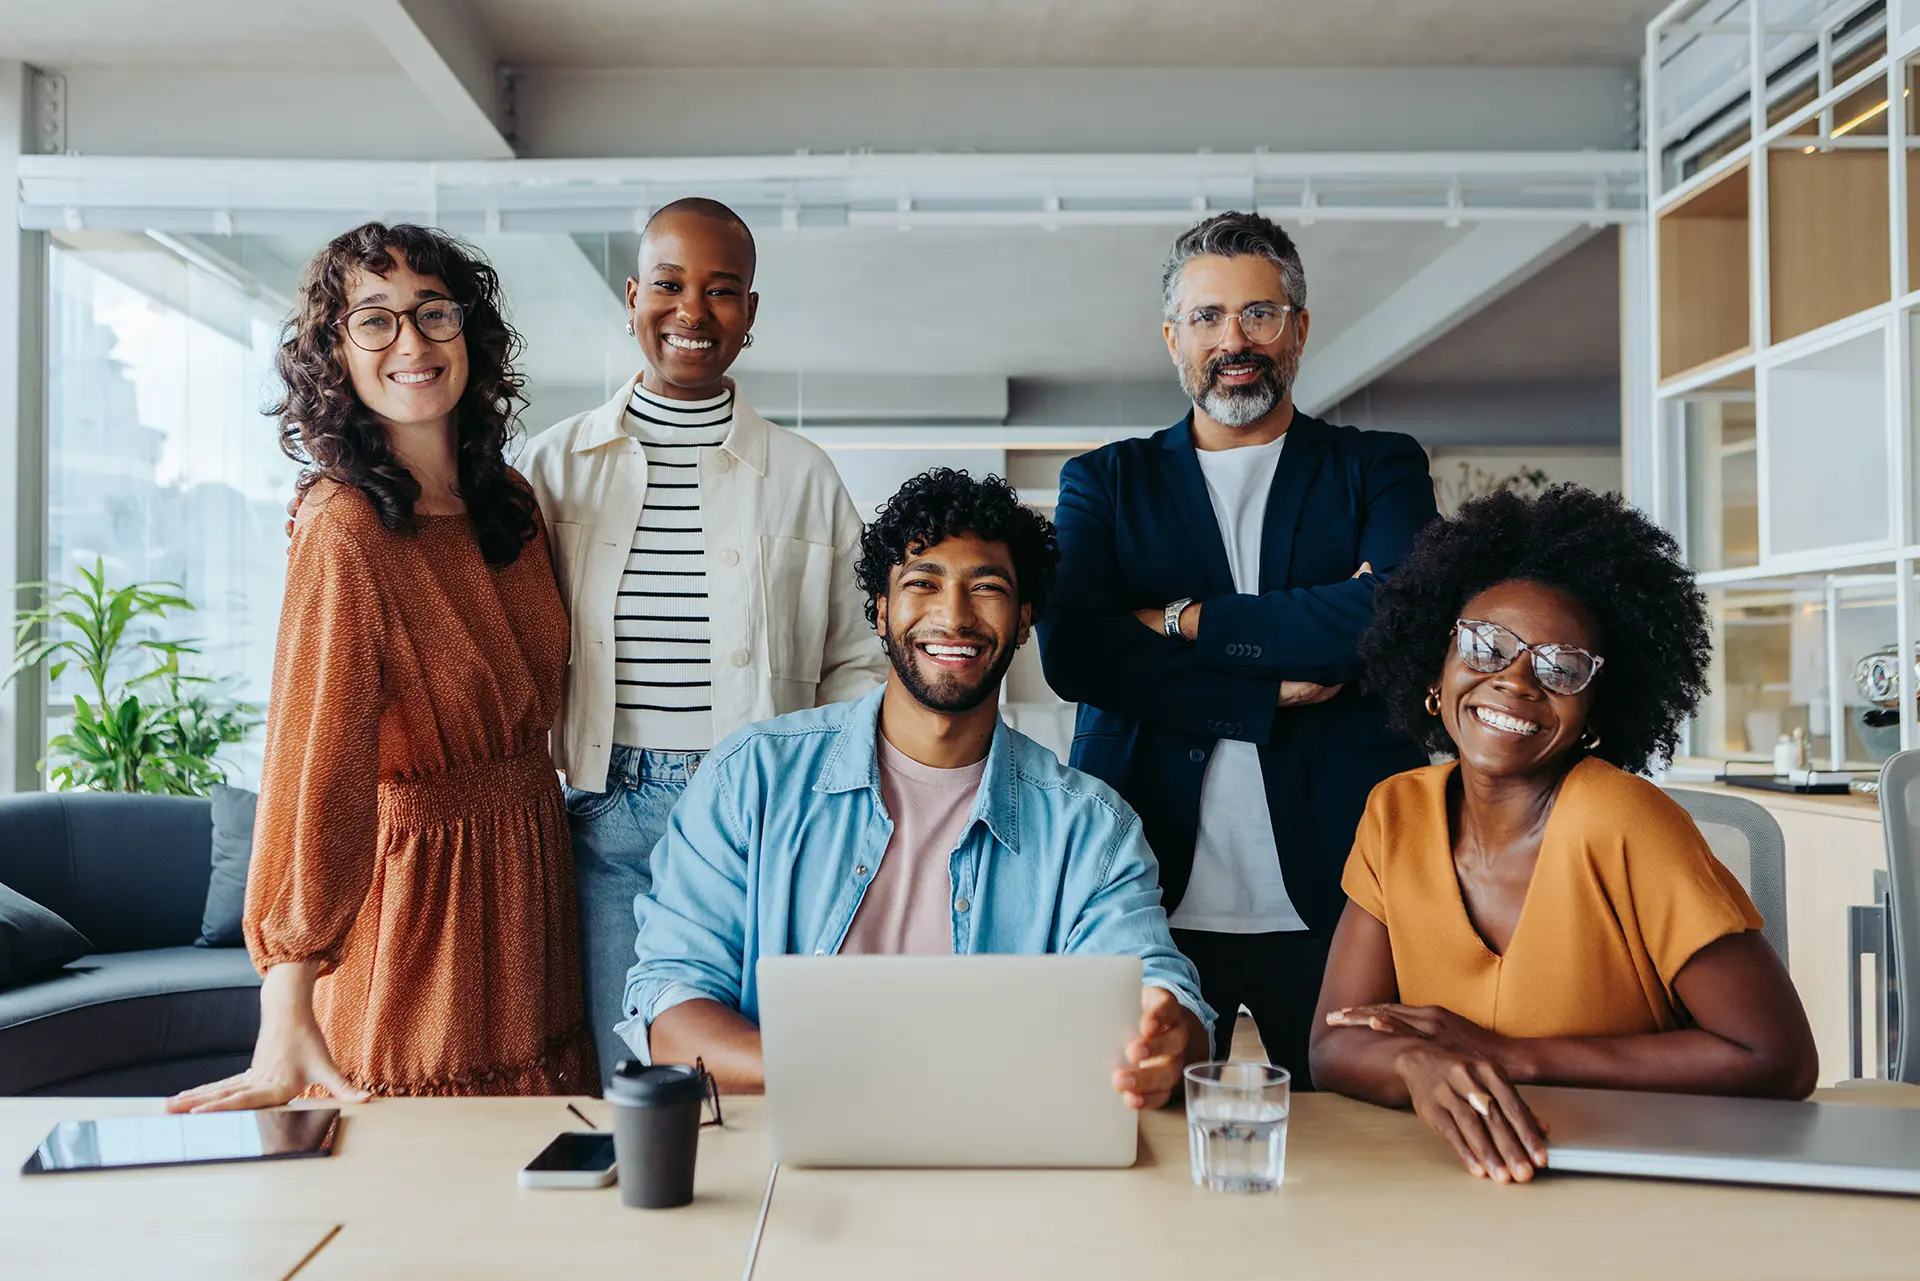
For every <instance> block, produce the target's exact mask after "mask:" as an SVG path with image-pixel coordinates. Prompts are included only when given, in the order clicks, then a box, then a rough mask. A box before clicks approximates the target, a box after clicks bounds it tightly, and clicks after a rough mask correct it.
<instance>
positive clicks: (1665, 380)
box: [1660, 271, 1753, 396]
mask: <svg viewBox="0 0 1920 1281" xmlns="http://www.w3.org/2000/svg"><path fill="white" fill-rule="evenodd" d="M1665 274H1666V273H1665V272H1664V271H1662V272H1661V275H1663V276H1664V275H1665ZM1660 323H1661V325H1662V327H1663V328H1662V333H1661V336H1660V346H1661V350H1662V351H1663V352H1664V351H1665V349H1666V345H1667V339H1666V334H1665V331H1664V326H1665V325H1666V318H1665V317H1664V316H1663V317H1662V318H1661V322H1660ZM1751 355H1753V345H1752V344H1751V343H1741V344H1740V345H1739V346H1738V347H1735V348H1734V349H1733V350H1732V351H1723V352H1721V353H1720V354H1719V355H1717V356H1712V357H1710V358H1708V359H1706V360H1703V361H1701V362H1700V363H1699V364H1697V365H1689V366H1687V367H1686V368H1685V369H1676V370H1674V371H1673V372H1672V373H1670V374H1665V375H1663V376H1662V377H1661V379H1660V389H1661V390H1662V391H1665V390H1666V389H1667V388H1669V387H1671V386H1673V385H1674V384H1675V383H1680V382H1685V381H1686V380H1687V379H1689V378H1692V377H1694V376H1695V375H1697V374H1701V373H1704V372H1706V371H1707V370H1710V369H1713V368H1716V367H1717V366H1720V365H1724V364H1727V363H1729V362H1730V361H1735V360H1744V359H1746V358H1747V357H1748V356H1751ZM1752 390H1753V367H1752V366H1751V365H1749V366H1748V367H1747V368H1745V369H1736V370H1735V371H1734V372H1732V373H1730V374H1728V375H1727V376H1726V377H1724V378H1716V379H1714V380H1713V381H1712V382H1710V383H1704V384H1702V385H1701V386H1698V387H1694V388H1692V389H1690V390H1688V391H1685V392H1681V393H1679V394H1680V395H1682V396H1690V395H1692V394H1693V393H1694V392H1726V391H1752Z"/></svg>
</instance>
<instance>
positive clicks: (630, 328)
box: [627, 316, 634, 338]
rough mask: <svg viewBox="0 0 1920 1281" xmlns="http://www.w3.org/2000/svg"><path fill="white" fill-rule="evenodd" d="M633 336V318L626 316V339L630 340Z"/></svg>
mask: <svg viewBox="0 0 1920 1281" xmlns="http://www.w3.org/2000/svg"><path fill="white" fill-rule="evenodd" d="M633 336H634V334H633V317H632V316H628V317H627V337H629V338H631V337H633Z"/></svg>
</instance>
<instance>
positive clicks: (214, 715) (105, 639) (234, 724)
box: [5, 559, 260, 796]
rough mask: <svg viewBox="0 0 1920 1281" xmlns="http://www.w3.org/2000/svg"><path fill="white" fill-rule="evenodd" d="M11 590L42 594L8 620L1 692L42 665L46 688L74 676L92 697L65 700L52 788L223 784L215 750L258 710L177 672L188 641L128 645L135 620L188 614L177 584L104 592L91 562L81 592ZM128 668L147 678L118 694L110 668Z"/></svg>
mask: <svg viewBox="0 0 1920 1281" xmlns="http://www.w3.org/2000/svg"><path fill="white" fill-rule="evenodd" d="M18 590H21V591H28V590H31V591H37V592H39V593H40V595H41V603H40V604H39V605H37V606H34V607H31V608H23V609H20V610H18V611H17V612H16V613H15V614H14V659H13V666H12V668H11V669H10V670H9V671H8V672H7V676H6V682H5V683H9V684H10V683H12V682H13V681H16V680H18V679H20V677H21V676H22V675H24V674H25V673H27V672H28V671H31V670H32V669H33V668H35V667H37V666H38V665H39V664H41V663H43V662H47V663H48V667H47V679H48V681H49V682H52V681H57V680H59V679H60V677H61V676H62V675H63V674H65V672H66V671H67V669H68V668H69V667H74V666H77V667H78V668H79V669H80V670H81V671H82V672H84V673H85V674H86V677H87V682H88V684H89V685H90V686H91V687H92V692H93V696H92V698H91V699H89V698H88V697H87V696H86V695H84V694H75V695H74V697H73V723H72V724H71V725H70V726H69V727H68V729H67V731H66V732H65V733H63V734H58V735H55V736H54V737H53V738H52V739H50V740H49V741H48V743H47V758H46V759H45V760H43V761H42V762H41V763H40V764H41V768H42V769H48V770H50V776H51V777H52V779H53V782H54V785H55V786H56V787H58V788H59V789H60V790H62V791H68V790H73V789H80V790H88V791H103V792H160V793H166V794H170V795H177V796H201V795H205V794H206V793H207V791H208V789H209V788H211V787H212V786H213V784H215V783H224V782H226V777H227V776H226V771H225V770H223V769H222V768H221V767H220V765H219V764H218V761H217V757H218V755H219V753H220V750H221V749H222V748H223V747H225V746H226V745H227V744H229V743H238V742H240V741H241V740H242V739H244V738H245V737H246V736H247V734H248V733H250V732H251V731H252V730H253V728H254V727H255V726H256V725H258V724H259V723H260V718H259V715H258V713H259V709H258V708H256V707H254V706H252V705H251V704H248V703H242V702H237V701H233V700H227V699H221V698H219V697H217V690H218V688H219V685H218V683H217V682H215V681H212V680H210V679H208V678H206V677H202V676H190V675H187V674H186V673H184V672H182V671H181V670H180V658H181V655H183V654H197V653H199V650H197V649H195V648H194V647H193V645H192V644H191V643H190V642H188V641H169V640H156V639H154V638H152V637H147V636H138V635H133V636H130V635H129V634H128V631H129V628H130V627H131V626H132V625H133V624H134V623H135V622H136V621H137V620H143V619H152V620H154V621H164V620H165V619H166V617H167V611H168V610H191V609H192V608H193V604H192V602H191V601H189V600H188V599H187V598H186V597H184V596H182V595H180V594H179V591H180V589H179V586H178V584H175V583H134V584H131V585H129V586H126V587H109V586H107V581H106V567H105V564H104V562H103V561H101V560H99V559H96V560H95V561H94V564H93V568H92V569H91V570H88V569H86V568H84V567H83V568H82V569H81V570H80V582H79V583H78V584H69V583H23V584H21V585H20V587H19V589H18ZM49 660H52V661H49ZM129 662H132V663H133V665H134V666H135V667H136V668H141V669H144V670H138V671H137V672H136V674H135V675H133V676H131V677H129V678H128V679H126V680H124V681H120V682H118V683H116V682H115V680H114V676H115V673H116V669H119V670H124V669H125V667H126V666H127V665H128V663H129ZM142 691H149V692H148V695H147V697H145V698H143V697H142Z"/></svg>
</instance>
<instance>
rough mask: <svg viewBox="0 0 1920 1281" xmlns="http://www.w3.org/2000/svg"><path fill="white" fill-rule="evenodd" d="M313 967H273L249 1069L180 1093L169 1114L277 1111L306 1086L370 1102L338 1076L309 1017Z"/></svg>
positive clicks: (263, 994)
mask: <svg viewBox="0 0 1920 1281" xmlns="http://www.w3.org/2000/svg"><path fill="white" fill-rule="evenodd" d="M317 969H318V967H317V966H315V965H311V964H304V963H303V964H285V965H276V966H274V967H273V968H272V969H270V970H268V971H267V976H266V979H265V980H264V981H263V982H262V984H261V986H260V1037H259V1039H258V1040H257V1041H256V1042H255V1043H254V1047H253V1065H252V1066H251V1067H249V1068H248V1069H247V1070H246V1071H244V1072H242V1073H240V1074H239V1075H237V1076H230V1077H227V1078H226V1079H225V1080H223V1081H214V1082H213V1083H211V1084H209V1085H202V1086H199V1087H197V1088H195V1089H191V1090H185V1091H182V1092H181V1093H179V1094H176V1095H174V1096H173V1097H172V1098H170V1099H168V1100H167V1111H169V1112H228V1111H238V1110H244V1109H248V1108H276V1107H279V1106H280V1105H281V1104H283V1103H286V1102H288V1101H289V1100H291V1099H293V1098H295V1097H297V1096H299V1095H300V1094H302V1093H303V1092H305V1091H306V1090H307V1088H308V1087H309V1086H316V1085H317V1086H320V1087H321V1088H322V1089H324V1090H326V1092H327V1093H328V1094H330V1095H332V1096H333V1097H334V1098H336V1099H342V1100H345V1101H346V1102H349V1103H365V1102H366V1101H367V1100H368V1099H370V1098H371V1097H373V1096H372V1095H370V1094H368V1093H367V1092H366V1091H365V1090H363V1089H360V1088H359V1087H358V1086H356V1085H354V1084H353V1083H352V1082H350V1081H348V1080H347V1078H346V1077H345V1076H344V1075H342V1074H341V1072H340V1069H339V1067H338V1066H337V1065H336V1064H335V1063H334V1061H333V1054H332V1053H331V1052H330V1051H329V1050H328V1049H327V1038H326V1036H325V1034H324V1033H322V1032H321V1031H320V1024H319V1022H318V1020H316V1019H315V1018H314V1016H313V981H314V978H315V977H317V974H316V971H317Z"/></svg>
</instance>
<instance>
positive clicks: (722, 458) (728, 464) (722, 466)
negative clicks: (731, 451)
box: [713, 453, 733, 475]
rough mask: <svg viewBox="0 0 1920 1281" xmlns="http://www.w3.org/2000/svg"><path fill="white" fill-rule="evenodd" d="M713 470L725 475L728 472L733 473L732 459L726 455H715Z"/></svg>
mask: <svg viewBox="0 0 1920 1281" xmlns="http://www.w3.org/2000/svg"><path fill="white" fill-rule="evenodd" d="M713 469H714V470H715V471H717V472H720V473H722V474H723V475H724V474H725V473H727V472H730V471H732V470H733V459H732V457H731V456H729V455H727V454H724V453H723V454H717V455H715V456H714V460H713Z"/></svg>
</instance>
